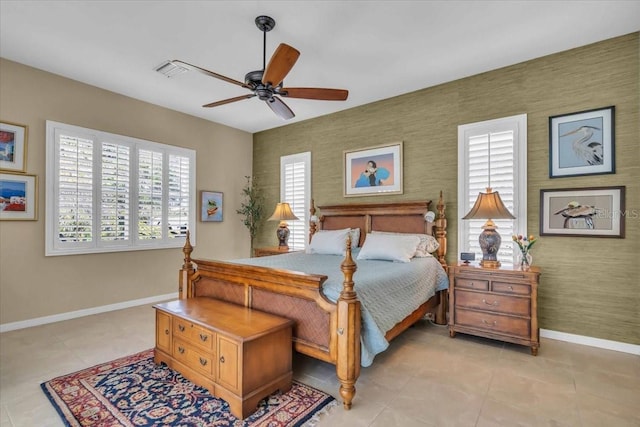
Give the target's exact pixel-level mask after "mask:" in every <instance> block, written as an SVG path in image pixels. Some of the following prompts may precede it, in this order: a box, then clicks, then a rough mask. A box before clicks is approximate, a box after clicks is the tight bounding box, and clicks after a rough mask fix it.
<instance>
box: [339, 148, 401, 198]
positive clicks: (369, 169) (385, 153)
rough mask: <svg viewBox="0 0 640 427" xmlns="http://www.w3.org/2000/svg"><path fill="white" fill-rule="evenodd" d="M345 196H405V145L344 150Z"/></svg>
mask: <svg viewBox="0 0 640 427" xmlns="http://www.w3.org/2000/svg"><path fill="white" fill-rule="evenodd" d="M343 162H344V172H343V173H344V196H345V197H350V196H376V195H383V194H402V142H395V143H393V144H388V145H381V146H377V147H370V148H364V149H362V150H353V151H344V157H343Z"/></svg>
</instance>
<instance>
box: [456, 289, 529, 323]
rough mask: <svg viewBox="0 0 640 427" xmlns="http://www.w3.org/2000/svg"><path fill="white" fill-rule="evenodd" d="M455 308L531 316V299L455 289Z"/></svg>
mask: <svg viewBox="0 0 640 427" xmlns="http://www.w3.org/2000/svg"><path fill="white" fill-rule="evenodd" d="M455 292H456V295H455V297H456V298H455V304H456V308H473V309H477V310H487V311H495V312H497V313H506V314H515V315H518V316H526V317H529V316H531V301H530V300H529V298H524V297H511V296H506V295H497V294H489V293H482V292H469V291H463V290H458V289H456V291H455Z"/></svg>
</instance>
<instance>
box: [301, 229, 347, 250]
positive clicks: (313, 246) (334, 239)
mask: <svg viewBox="0 0 640 427" xmlns="http://www.w3.org/2000/svg"><path fill="white" fill-rule="evenodd" d="M349 231H350V229H349V228H345V229H344V230H327V231H321V232H317V233H315V234H314V235H313V237H312V238H311V243H310V244H309V246H307V249H306V251H305V252H306V253H308V254H324V255H344V252H345V249H346V242H347V236H348V235H349Z"/></svg>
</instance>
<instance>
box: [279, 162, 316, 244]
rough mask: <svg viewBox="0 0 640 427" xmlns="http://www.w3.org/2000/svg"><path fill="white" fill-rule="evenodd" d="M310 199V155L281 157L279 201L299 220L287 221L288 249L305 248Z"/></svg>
mask: <svg viewBox="0 0 640 427" xmlns="http://www.w3.org/2000/svg"><path fill="white" fill-rule="evenodd" d="M310 199H311V153H310V152H305V153H300V154H293V155H290V156H283V157H281V159H280V200H281V201H282V202H286V203H289V205H290V206H291V210H292V211H293V214H294V215H295V216H297V217H298V218H299V219H298V220H296V221H287V224H288V225H289V231H290V234H289V247H290V248H292V249H296V250H301V249H304V248H305V247H306V243H307V235H308V229H309V227H308V224H309V223H308V218H307V217H308V215H309V214H308V212H309V209H310Z"/></svg>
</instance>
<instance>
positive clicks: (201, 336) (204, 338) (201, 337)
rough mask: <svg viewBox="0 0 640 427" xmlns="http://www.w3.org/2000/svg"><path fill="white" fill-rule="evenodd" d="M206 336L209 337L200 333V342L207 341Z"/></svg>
mask: <svg viewBox="0 0 640 427" xmlns="http://www.w3.org/2000/svg"><path fill="white" fill-rule="evenodd" d="M207 338H209V337H208V336H206V335H205V334H200V340H201V341H202V342H207Z"/></svg>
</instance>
